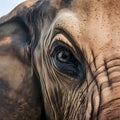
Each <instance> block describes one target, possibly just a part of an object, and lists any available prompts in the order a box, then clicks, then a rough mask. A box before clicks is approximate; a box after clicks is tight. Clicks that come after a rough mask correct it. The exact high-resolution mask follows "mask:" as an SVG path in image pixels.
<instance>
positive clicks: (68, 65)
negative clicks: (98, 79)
mask: <svg viewBox="0 0 120 120" xmlns="http://www.w3.org/2000/svg"><path fill="white" fill-rule="evenodd" d="M51 56H52V60H53V63H54V65H55V67H56V68H57V69H58V70H60V71H61V72H62V73H64V74H67V75H69V76H71V77H74V78H77V79H81V80H83V76H84V63H83V64H82V63H81V62H79V61H78V60H77V59H76V57H75V56H76V55H75V53H74V52H73V50H72V48H70V47H69V46H68V45H66V44H65V43H63V42H57V43H55V44H54V45H53V48H52V52H51Z"/></svg>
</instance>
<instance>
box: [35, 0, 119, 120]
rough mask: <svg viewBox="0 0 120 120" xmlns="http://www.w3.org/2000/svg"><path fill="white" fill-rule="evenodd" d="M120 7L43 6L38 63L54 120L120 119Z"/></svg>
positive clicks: (78, 0)
mask: <svg viewBox="0 0 120 120" xmlns="http://www.w3.org/2000/svg"><path fill="white" fill-rule="evenodd" d="M44 6H45V7H44ZM119 6H120V1H119V0H114V1H112V0H70V1H66V0H59V1H55V0H52V1H49V2H48V1H47V0H46V1H44V2H43V4H42V5H41V7H44V8H45V10H44V9H42V10H43V11H42V13H40V14H41V15H42V16H43V17H42V22H40V23H39V24H37V25H38V27H37V28H39V30H38V33H39V31H40V34H39V38H38V39H37V40H36V41H37V45H36V47H35V49H34V52H33V61H34V64H35V68H36V70H37V72H38V75H39V79H40V82H41V87H42V93H43V98H44V103H45V111H46V114H47V117H48V119H50V120H84V119H85V120H88V119H91V120H93V119H100V120H106V119H109V120H113V119H120V92H119V91H120V7H119ZM55 11H56V12H55ZM38 20H39V19H38ZM41 24H42V25H41Z"/></svg>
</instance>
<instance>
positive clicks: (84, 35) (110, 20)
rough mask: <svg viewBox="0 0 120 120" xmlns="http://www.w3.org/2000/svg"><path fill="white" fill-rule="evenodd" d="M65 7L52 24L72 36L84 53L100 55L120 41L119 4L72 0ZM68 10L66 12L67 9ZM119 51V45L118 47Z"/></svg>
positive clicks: (116, 1) (116, 2)
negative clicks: (91, 52) (91, 51)
mask: <svg viewBox="0 0 120 120" xmlns="http://www.w3.org/2000/svg"><path fill="white" fill-rule="evenodd" d="M72 2H73V3H72V4H71V6H70V7H69V8H66V9H62V10H61V11H59V13H58V15H57V17H56V19H55V25H56V26H57V27H61V28H63V29H64V30H66V31H67V33H69V35H71V36H72V38H73V40H74V41H75V42H76V44H77V45H79V46H80V47H82V48H83V49H84V50H86V53H88V54H89V55H90V53H89V50H90V49H92V50H93V51H95V52H97V53H96V54H98V51H99V52H101V51H103V50H105V49H106V48H107V49H108V48H109V49H110V50H111V49H112V48H113V47H116V45H117V44H119V42H120V35H119V33H120V9H119V6H118V5H120V2H119V1H118V0H115V1H114V2H112V1H110V0H105V1H102V0H101V1H97V0H96V1H95V0H90V1H88V0H85V1H81V0H78V1H77V0H73V1H72ZM68 9H69V10H68ZM118 48H119V46H118Z"/></svg>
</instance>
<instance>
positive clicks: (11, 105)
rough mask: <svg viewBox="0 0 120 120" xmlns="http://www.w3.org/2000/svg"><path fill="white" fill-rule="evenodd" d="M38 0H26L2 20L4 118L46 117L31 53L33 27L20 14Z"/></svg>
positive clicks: (0, 75) (1, 106) (0, 81)
mask: <svg viewBox="0 0 120 120" xmlns="http://www.w3.org/2000/svg"><path fill="white" fill-rule="evenodd" d="M34 2H35V0H31V1H29V2H28V1H26V2H24V3H22V4H21V5H19V6H18V7H16V8H15V9H14V10H13V11H12V12H11V13H10V14H8V15H6V16H4V17H3V18H1V19H0V111H2V113H1V114H0V118H1V119H2V118H4V119H6V120H13V118H15V119H23V116H24V119H29V118H31V119H33V120H34V119H39V118H41V117H44V116H43V115H44V109H43V97H42V93H41V87H40V82H39V80H38V79H37V77H36V75H35V74H34V71H33V69H32V66H31V61H30V60H31V58H30V56H29V52H30V51H29V50H28V46H29V43H30V39H31V37H30V33H29V28H28V27H27V26H26V24H25V22H24V20H22V19H21V18H20V17H17V14H18V13H20V12H22V11H23V10H24V9H26V7H30V6H31V5H33V4H34ZM28 3H29V4H28ZM11 110H12V111H11ZM20 116H21V118H20Z"/></svg>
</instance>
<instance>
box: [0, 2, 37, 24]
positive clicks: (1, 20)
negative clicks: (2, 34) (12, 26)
mask: <svg viewBox="0 0 120 120" xmlns="http://www.w3.org/2000/svg"><path fill="white" fill-rule="evenodd" d="M36 2H37V0H26V1H25V2H23V3H21V4H19V5H18V6H16V7H15V8H14V9H13V10H12V11H11V12H10V13H9V14H7V15H5V16H3V17H1V18H0V24H1V23H4V22H5V21H8V20H10V19H11V18H12V17H14V16H16V15H17V14H18V13H20V12H21V11H23V10H24V9H27V8H29V7H31V6H32V5H34V4H35V3H36Z"/></svg>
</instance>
